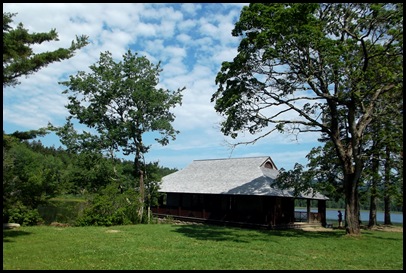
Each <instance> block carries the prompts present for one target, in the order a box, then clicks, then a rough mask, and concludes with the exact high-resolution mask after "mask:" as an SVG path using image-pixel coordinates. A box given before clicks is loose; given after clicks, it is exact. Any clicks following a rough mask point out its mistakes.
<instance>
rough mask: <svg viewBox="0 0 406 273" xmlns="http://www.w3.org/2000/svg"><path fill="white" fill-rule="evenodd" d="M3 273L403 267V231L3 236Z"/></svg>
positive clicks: (99, 231)
mask: <svg viewBox="0 0 406 273" xmlns="http://www.w3.org/2000/svg"><path fill="white" fill-rule="evenodd" d="M3 269H37V270H41V269H65V270H70V269H83V270H84V269H100V270H103V269H105V270H107V269H109V270H114V269H133V270H149V269H162V270H194V269H196V270H197V269H202V270H204V269H219V270H226V269H227V270H229V269H237V270H238V269H270V270H272V269H273V270H276V269H279V270H285V269H286V270H288V269H296V270H322V269H349V270H352V269H363V270H366V269H370V270H373V269H395V270H396V269H397V270H400V269H403V232H386V231H368V230H362V235H361V236H359V237H353V236H347V235H345V231H344V230H338V229H337V230H332V229H326V231H317V232H316V231H302V230H252V229H243V228H233V227H222V226H214V225H174V224H150V225H147V224H143V225H128V226H113V227H93V226H92V227H53V226H33V227H20V228H18V229H12V230H3Z"/></svg>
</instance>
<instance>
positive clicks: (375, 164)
mask: <svg viewBox="0 0 406 273" xmlns="http://www.w3.org/2000/svg"><path fill="white" fill-rule="evenodd" d="M378 156H379V155H377V154H373V156H372V185H371V199H370V208H369V223H368V228H372V227H374V226H376V224H377V221H376V199H377V186H378V181H377V179H378V172H379V159H378Z"/></svg>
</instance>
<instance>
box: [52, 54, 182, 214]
mask: <svg viewBox="0 0 406 273" xmlns="http://www.w3.org/2000/svg"><path fill="white" fill-rule="evenodd" d="M90 70H91V72H89V73H86V72H84V71H80V72H78V73H77V75H75V76H70V78H69V81H64V82H61V83H60V84H62V85H64V86H67V87H68V89H67V90H65V91H64V94H69V97H68V98H69V103H68V105H67V109H68V110H69V113H70V117H68V122H67V124H66V125H65V126H64V127H62V128H60V130H59V132H58V134H59V135H60V136H62V138H61V142H62V143H63V144H65V143H66V144H67V147H69V146H71V147H77V148H81V147H87V148H89V149H96V150H100V151H101V150H104V151H108V152H109V153H111V152H117V151H120V149H121V150H122V152H123V153H124V154H125V155H129V154H134V155H135V156H134V176H135V177H139V178H140V179H139V187H138V191H139V193H140V194H139V196H140V202H139V203H140V204H142V206H141V208H140V211H139V217H140V218H141V219H142V215H143V208H144V201H145V195H144V181H143V179H144V178H143V175H144V174H143V170H142V161H143V155H144V154H145V153H147V152H148V150H149V148H150V146H147V145H146V144H145V143H144V141H143V135H144V134H145V133H147V132H150V133H159V134H158V136H157V137H156V138H155V140H156V141H157V142H158V143H160V144H161V145H166V144H168V143H169V140H170V139H172V140H174V139H175V138H176V134H178V133H179V131H177V130H175V129H174V128H173V127H172V124H171V123H172V122H173V121H174V119H175V115H174V114H173V113H172V112H171V108H173V107H175V106H176V105H178V104H179V105H180V104H181V102H182V94H181V92H182V91H183V90H184V88H182V89H178V90H177V91H170V90H165V89H162V88H157V85H158V83H159V73H160V72H161V71H162V69H161V68H160V63H158V64H157V65H153V64H152V63H151V62H150V61H149V60H148V59H147V58H146V57H138V56H137V53H135V54H133V53H132V52H131V51H130V50H128V51H127V52H126V53H125V54H124V55H123V61H120V62H115V61H114V60H113V57H112V55H111V53H110V52H108V51H106V52H104V53H101V54H100V59H99V61H98V62H97V63H96V64H94V65H91V66H90ZM71 118H76V119H78V120H79V122H80V123H82V124H84V125H86V126H88V127H89V128H91V129H93V130H94V131H95V132H96V133H95V134H91V133H89V132H84V133H83V134H78V133H77V132H76V130H74V129H73V125H72V122H71ZM65 141H66V142H65ZM64 142H65V143H64ZM78 143H79V144H80V145H78ZM89 145H90V146H89Z"/></svg>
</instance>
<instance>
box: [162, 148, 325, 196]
mask: <svg viewBox="0 0 406 273" xmlns="http://www.w3.org/2000/svg"><path fill="white" fill-rule="evenodd" d="M278 174H279V171H278V169H277V167H276V166H275V164H274V163H273V161H272V159H271V158H270V157H269V156H261V157H245V158H227V159H207V160H194V161H193V162H192V163H191V164H190V165H188V166H186V168H184V169H182V170H179V171H177V172H174V173H171V174H169V175H167V176H164V177H163V178H162V183H161V187H160V190H159V191H160V192H171V193H199V194H240V195H268V196H283V197H294V195H293V190H281V189H278V188H277V187H276V186H275V185H272V184H273V182H274V179H275V178H276V177H277V176H278ZM298 197H301V198H310V199H328V198H327V197H325V196H324V195H321V194H319V193H316V194H315V195H314V196H313V195H312V194H302V195H301V196H298Z"/></svg>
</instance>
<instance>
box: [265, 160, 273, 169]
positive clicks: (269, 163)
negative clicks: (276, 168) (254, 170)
mask: <svg viewBox="0 0 406 273" xmlns="http://www.w3.org/2000/svg"><path fill="white" fill-rule="evenodd" d="M264 167H265V168H268V169H273V165H272V163H271V162H269V161H268V162H266V163H265V165H264Z"/></svg>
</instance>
